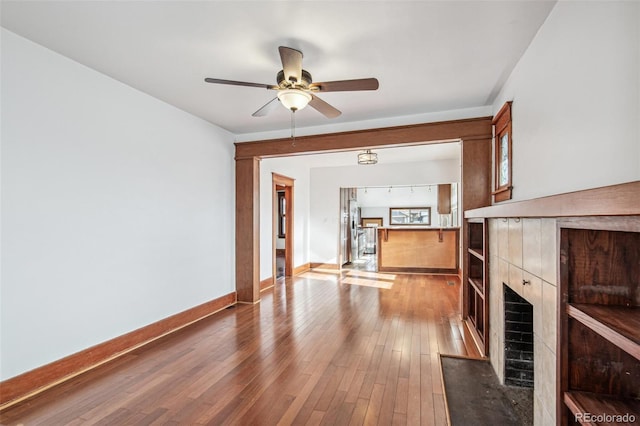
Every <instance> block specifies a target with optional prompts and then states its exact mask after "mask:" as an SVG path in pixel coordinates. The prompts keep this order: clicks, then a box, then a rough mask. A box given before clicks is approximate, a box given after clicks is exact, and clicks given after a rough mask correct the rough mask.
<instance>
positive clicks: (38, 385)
mask: <svg viewBox="0 0 640 426" xmlns="http://www.w3.org/2000/svg"><path fill="white" fill-rule="evenodd" d="M235 303H236V293H235V292H234V293H229V294H227V295H224V296H221V297H219V298H217V299H213V300H211V301H209V302H206V303H203V304H201V305H198V306H195V307H193V308H191V309H188V310H186V311H183V312H180V313H177V314H175V315H172V316H170V317H167V318H165V319H162V320H160V321H157V322H154V323H153V324H149V325H147V326H145V327H142V328H139V329H137V330H134V331H132V332H130V333H127V334H123V335H122V336H119V337H116V338H114V339H111V340H108V341H106V342H103V343H100V344H98V345H95V346H92V347H90V348H87V349H85V350H82V351H80V352H77V353H75V354H72V355H69V356H67V357H64V358H62V359H59V360H57V361H54V362H52V363H49V364H46V365H43V366H42V367H38V368H36V369H34V370H31V371H28V372H26V373H23V374H21V375H19V376H16V377H12V378H10V379H7V380H5V381H3V382H0V388H1V389H2V392H0V411H1V410H4V409H6V408H8V407H10V406H12V405H14V404H16V403H18V402H20V401H22V400H24V399H26V398H29V397H31V396H34V395H36V394H38V393H40V392H42V391H44V390H47V389H49V388H51V387H53V386H55V385H57V384H60V383H62V382H64V381H66V380H69V379H71V378H73V377H76V376H78V375H80V374H82V373H84V372H86V371H89V370H91V369H93V368H96V367H98V366H100V365H102V364H105V363H107V362H109V361H112V360H114V359H116V358H118V357H120V356H122V355H125V354H127V353H129V352H131V351H132V350H134V349H137V348H139V347H141V346H143V345H146V344H148V343H151V342H153V341H154V340H157V339H159V338H161V337H163V336H166V335H167V334H170V333H173V332H175V331H178V330H180V329H182V328H184V327H186V326H188V325H191V324H193V323H195V322H197V321H199V320H202V319H204V318H206V317H208V316H210V315H213V314H215V313H216V312H219V311H221V310H222V309H224V308H226V307H227V306H231V305H234V304H235Z"/></svg>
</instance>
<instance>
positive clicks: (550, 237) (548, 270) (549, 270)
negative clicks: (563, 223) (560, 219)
mask: <svg viewBox="0 0 640 426" xmlns="http://www.w3.org/2000/svg"><path fill="white" fill-rule="evenodd" d="M557 244H558V242H557V233H556V220H555V219H541V220H540V247H541V249H542V251H541V253H540V267H541V276H540V277H541V278H542V279H543V280H545V281H546V282H548V283H549V284H552V285H554V286H555V285H557V284H558V249H557Z"/></svg>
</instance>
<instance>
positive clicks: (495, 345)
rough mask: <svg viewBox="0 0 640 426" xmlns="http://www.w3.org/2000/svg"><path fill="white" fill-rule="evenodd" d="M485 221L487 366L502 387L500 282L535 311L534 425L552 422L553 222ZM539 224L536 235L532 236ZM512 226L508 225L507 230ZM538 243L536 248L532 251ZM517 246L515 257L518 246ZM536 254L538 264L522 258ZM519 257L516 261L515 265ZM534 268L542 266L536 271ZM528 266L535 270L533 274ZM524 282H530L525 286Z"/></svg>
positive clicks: (554, 231)
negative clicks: (488, 327)
mask: <svg viewBox="0 0 640 426" xmlns="http://www.w3.org/2000/svg"><path fill="white" fill-rule="evenodd" d="M520 223H521V224H520V225H518V221H516V220H515V219H511V220H510V221H508V220H506V219H502V218H496V219H490V220H489V232H490V233H489V238H493V239H495V240H496V241H495V243H494V244H492V243H491V241H489V285H490V291H489V300H490V304H489V313H490V318H489V319H490V337H489V338H490V344H489V356H490V358H491V359H490V361H491V365H492V366H493V369H494V371H495V372H496V374H497V376H498V378H499V379H500V382H501V383H504V297H503V294H502V293H503V287H502V285H503V283H505V284H506V285H507V286H509V287H510V288H512V289H513V290H514V291H515V292H516V293H517V294H519V295H520V296H522V297H524V298H525V299H526V300H527V301H529V302H530V303H531V304H532V305H533V307H534V324H533V329H534V330H533V331H534V379H535V389H534V425H541V426H543V425H544V426H546V425H550V424H555V423H556V415H555V412H556V411H555V407H556V406H555V398H556V371H555V365H556V364H555V362H556V355H555V348H556V344H557V342H556V339H557V330H556V324H557V309H558V307H557V306H558V305H557V296H556V291H557V289H556V283H557V277H556V274H557V262H558V259H557V248H556V244H557V230H556V220H555V219H545V218H542V219H523V222H520ZM538 224H539V237H537V236H536V234H537V232H538ZM510 225H511V226H510ZM538 240H539V245H540V249H539V250H538V249H537V248H536V247H537V245H538ZM518 244H520V254H519V256H518V253H517V252H518V248H517V245H518ZM536 253H537V256H538V258H539V260H536V259H527V260H523V255H524V256H526V257H532V256H536ZM518 258H519V259H520V260H519V262H518ZM524 265H526V266H524ZM536 265H540V267H539V269H537V266H536ZM527 268H533V269H536V270H535V271H531V270H528V269H527ZM523 279H526V280H527V281H530V282H531V284H527V285H524V286H523V284H522V280H523Z"/></svg>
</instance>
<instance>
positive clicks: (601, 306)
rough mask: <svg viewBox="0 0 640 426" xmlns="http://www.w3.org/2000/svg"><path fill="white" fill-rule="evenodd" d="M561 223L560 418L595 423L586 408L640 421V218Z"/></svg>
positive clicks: (563, 420)
mask: <svg viewBox="0 0 640 426" xmlns="http://www.w3.org/2000/svg"><path fill="white" fill-rule="evenodd" d="M587 219H588V218H587ZM558 225H559V232H560V247H559V248H560V252H559V256H560V271H559V272H560V275H559V277H560V282H559V288H558V297H559V298H560V299H561V300H562V301H563V302H562V303H561V305H560V311H559V330H558V352H557V353H558V369H557V371H558V373H559V384H560V386H559V389H558V414H559V416H560V417H559V420H561V424H562V425H571V424H574V423H575V422H580V423H582V424H594V423H593V421H592V420H589V419H588V418H585V415H584V414H585V413H591V414H593V415H598V414H602V415H609V416H612V418H613V417H615V416H624V415H625V414H627V415H632V416H635V420H638V419H640V399H639V398H640V387H639V386H638V383H640V362H639V361H640V301H639V299H638V295H640V221H639V217H638V216H631V217H626V218H623V217H620V218H612V217H607V218H601V219H600V220H586V219H580V218H578V219H576V220H562V221H559V222H558ZM581 419H582V420H585V419H586V421H582V420H581ZM635 420H634V421H635ZM607 421H610V422H613V421H612V420H607ZM602 424H608V423H602ZM611 424H620V421H618V423H615V422H613V423H611Z"/></svg>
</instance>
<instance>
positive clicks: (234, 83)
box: [204, 77, 278, 90]
mask: <svg viewBox="0 0 640 426" xmlns="http://www.w3.org/2000/svg"><path fill="white" fill-rule="evenodd" d="M204 81H206V82H207V83H216V84H229V85H232V86H247V87H262V88H263V89H272V90H275V89H277V88H278V86H274V85H272V84H260V83H248V82H246V81H235V80H222V79H220V78H208V77H207V78H205V79H204Z"/></svg>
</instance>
